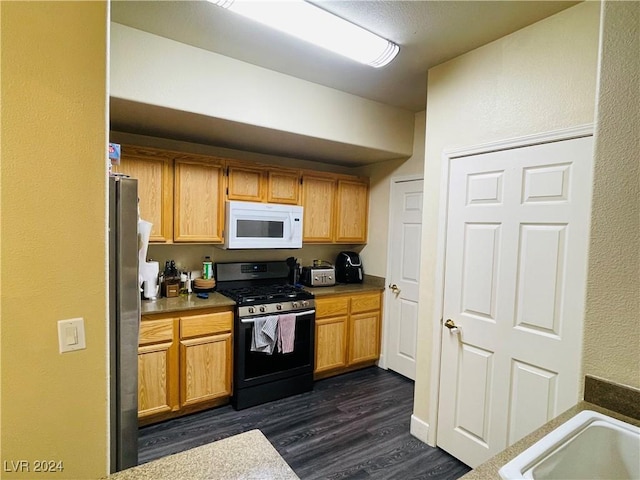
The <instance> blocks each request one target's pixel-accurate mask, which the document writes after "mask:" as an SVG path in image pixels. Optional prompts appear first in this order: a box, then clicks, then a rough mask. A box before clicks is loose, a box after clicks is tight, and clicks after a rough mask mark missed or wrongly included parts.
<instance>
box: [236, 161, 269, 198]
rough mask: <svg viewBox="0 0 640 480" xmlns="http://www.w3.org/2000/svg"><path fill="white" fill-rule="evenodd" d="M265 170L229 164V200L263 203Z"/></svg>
mask: <svg viewBox="0 0 640 480" xmlns="http://www.w3.org/2000/svg"><path fill="white" fill-rule="evenodd" d="M263 174H264V170H263V169H261V168H259V167H251V166H249V165H240V164H236V163H229V164H228V166H227V199H228V200H242V201H245V202H262V199H263V198H264V181H263Z"/></svg>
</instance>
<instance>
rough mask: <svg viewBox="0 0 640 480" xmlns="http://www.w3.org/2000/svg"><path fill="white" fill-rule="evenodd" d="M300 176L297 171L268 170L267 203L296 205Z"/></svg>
mask: <svg viewBox="0 0 640 480" xmlns="http://www.w3.org/2000/svg"><path fill="white" fill-rule="evenodd" d="M299 192H300V174H299V173H298V172H297V171H287V170H269V172H268V173H267V202H269V203H285V204H289V205H297V204H298V197H299Z"/></svg>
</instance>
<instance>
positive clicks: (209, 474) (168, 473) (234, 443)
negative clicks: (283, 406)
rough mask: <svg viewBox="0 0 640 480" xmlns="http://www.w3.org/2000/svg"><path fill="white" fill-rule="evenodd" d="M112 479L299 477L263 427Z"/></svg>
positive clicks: (273, 479)
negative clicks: (266, 435)
mask: <svg viewBox="0 0 640 480" xmlns="http://www.w3.org/2000/svg"><path fill="white" fill-rule="evenodd" d="M106 478H107V479H109V480H145V479H149V480H175V479H189V480H197V479H207V480H216V479H221V480H222V479H224V480H235V479H237V480H258V479H259V480H289V479H291V480H296V479H298V480H299V477H298V476H297V475H296V474H295V472H294V471H293V470H292V469H291V467H290V466H289V465H288V464H287V462H285V461H284V459H283V458H282V457H281V456H280V454H279V453H278V452H277V451H276V449H275V448H273V445H271V443H269V440H267V438H266V437H265V436H264V435H263V434H262V432H261V431H260V430H251V431H248V432H245V433H241V434H238V435H234V436H233V437H229V438H225V439H223V440H218V441H217V442H213V443H209V444H207V445H202V446H201V447H196V448H192V449H191V450H186V451H184V452H180V453H176V454H175V455H169V456H168V457H163V458H160V459H158V460H154V461H152V462H149V463H145V464H142V465H138V466H137V467H132V468H128V469H126V470H123V471H121V472H117V473H114V474H112V475H109V476H108V477H106Z"/></svg>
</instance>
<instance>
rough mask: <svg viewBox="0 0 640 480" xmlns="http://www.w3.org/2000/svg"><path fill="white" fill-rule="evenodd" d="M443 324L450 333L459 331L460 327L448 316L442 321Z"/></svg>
mask: <svg viewBox="0 0 640 480" xmlns="http://www.w3.org/2000/svg"><path fill="white" fill-rule="evenodd" d="M444 326H445V327H447V328H448V329H449V331H450V332H451V333H460V327H458V326H457V325H456V324H455V322H454V321H453V320H451V319H450V318H448V319H447V321H446V322H444Z"/></svg>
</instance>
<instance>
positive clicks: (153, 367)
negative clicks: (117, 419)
mask: <svg viewBox="0 0 640 480" xmlns="http://www.w3.org/2000/svg"><path fill="white" fill-rule="evenodd" d="M176 328H177V327H176V320H174V319H166V320H151V321H143V322H142V323H141V325H140V346H139V347H138V418H140V419H144V418H146V417H149V416H152V415H158V414H162V413H169V412H172V411H175V410H178V408H179V401H178V394H179V392H178V354H177V342H176V341H175V338H176V336H175V330H176Z"/></svg>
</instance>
